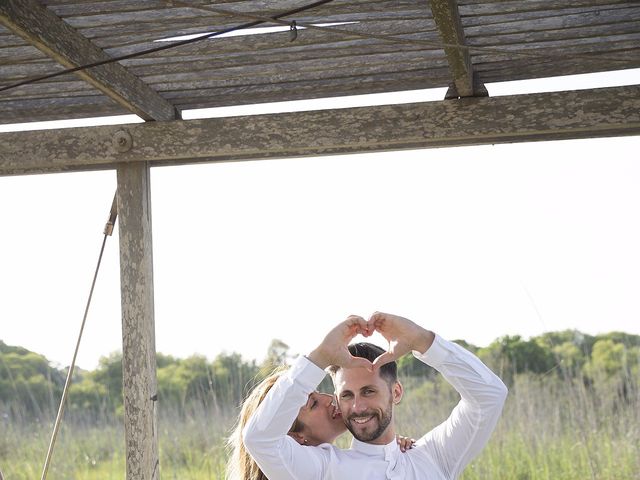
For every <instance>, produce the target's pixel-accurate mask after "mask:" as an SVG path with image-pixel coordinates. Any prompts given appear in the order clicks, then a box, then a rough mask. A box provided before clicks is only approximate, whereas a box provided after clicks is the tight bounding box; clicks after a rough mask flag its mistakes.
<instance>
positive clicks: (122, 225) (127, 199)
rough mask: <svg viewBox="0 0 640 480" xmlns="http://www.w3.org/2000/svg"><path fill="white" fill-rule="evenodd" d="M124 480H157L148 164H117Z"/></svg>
mask: <svg viewBox="0 0 640 480" xmlns="http://www.w3.org/2000/svg"><path fill="white" fill-rule="evenodd" d="M117 171H118V175H117V176H118V192H117V202H118V230H119V235H120V289H121V304H122V375H123V395H124V427H125V442H126V479H127V480H155V479H157V478H159V476H160V472H159V461H158V435H157V418H156V401H157V393H158V389H157V379H156V349H155V324H154V304H153V252H152V238H151V195H150V188H151V187H150V183H149V176H150V172H149V165H148V164H147V163H144V162H141V163H130V164H122V165H119V166H118V169H117Z"/></svg>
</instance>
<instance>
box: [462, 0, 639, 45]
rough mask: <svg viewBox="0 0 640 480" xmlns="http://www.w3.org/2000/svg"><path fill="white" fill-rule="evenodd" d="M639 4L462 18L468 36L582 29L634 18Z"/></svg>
mask: <svg viewBox="0 0 640 480" xmlns="http://www.w3.org/2000/svg"><path fill="white" fill-rule="evenodd" d="M639 19H640V5H637V4H636V5H635V6H634V5H624V6H622V5H621V6H619V7H618V8H616V9H614V10H607V11H602V10H592V11H580V12H562V11H559V12H557V13H556V14H555V15H551V14H550V12H541V13H540V14H539V15H537V16H533V15H529V16H526V17H525V18H520V17H517V16H515V15H513V16H510V17H508V18H506V19H500V20H498V19H496V21H494V22H486V21H485V22H472V21H471V20H467V19H464V20H463V23H464V27H465V32H466V33H467V34H468V35H469V36H471V35H473V36H478V37H482V36H492V35H505V34H508V33H527V32H539V31H544V30H562V29H565V28H579V27H581V28H585V27H587V26H589V25H612V24H616V23H618V22H628V21H636V22H637V21H638V20H639Z"/></svg>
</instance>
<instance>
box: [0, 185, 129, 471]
mask: <svg viewBox="0 0 640 480" xmlns="http://www.w3.org/2000/svg"><path fill="white" fill-rule="evenodd" d="M117 216H118V211H117V203H116V196H115V195H114V197H113V202H112V204H111V212H110V213H109V220H108V221H107V224H106V226H105V227H104V239H103V240H102V247H101V248H100V255H99V256H98V264H97V265H96V270H95V273H94V274H93V282H91V290H90V291H89V298H88V299H87V305H86V307H85V309H84V317H83V318H82V325H81V326H80V333H79V334H78V340H77V342H76V349H75V351H74V352H73V360H71V365H70V366H69V371H68V372H67V379H66V381H65V383H64V389H63V390H62V398H61V399H60V407H59V408H58V415H57V416H56V421H55V424H54V425H53V433H52V434H51V440H50V441H49V449H48V450H47V457H46V459H45V461H44V467H43V468H42V477H41V480H45V479H46V478H47V473H48V471H49V465H50V464H51V456H52V455H53V447H54V446H55V443H56V438H57V437H58V431H59V430H60V424H61V422H62V416H63V415H64V407H65V404H66V401H67V394H68V393H69V387H70V386H71V377H72V376H73V370H74V369H75V366H76V357H77V356H78V350H79V348H80V340H81V339H82V332H83V331H84V326H85V323H86V321H87V314H88V313H89V305H91V297H92V296H93V289H94V287H95V285H96V279H97V278H98V271H99V270H100V263H101V262H102V254H103V253H104V247H105V244H106V242H107V237H109V236H111V234H112V233H113V227H114V225H115V221H116V218H117ZM0 480H2V474H0Z"/></svg>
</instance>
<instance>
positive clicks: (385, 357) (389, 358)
mask: <svg viewBox="0 0 640 480" xmlns="http://www.w3.org/2000/svg"><path fill="white" fill-rule="evenodd" d="M395 359H396V355H395V354H394V353H391V352H384V353H383V354H382V355H380V356H379V357H378V358H376V359H375V360H374V361H373V364H372V365H373V370H374V371H375V370H377V369H379V368H380V367H382V366H383V365H386V364H387V363H390V362H393V361H394V360H395Z"/></svg>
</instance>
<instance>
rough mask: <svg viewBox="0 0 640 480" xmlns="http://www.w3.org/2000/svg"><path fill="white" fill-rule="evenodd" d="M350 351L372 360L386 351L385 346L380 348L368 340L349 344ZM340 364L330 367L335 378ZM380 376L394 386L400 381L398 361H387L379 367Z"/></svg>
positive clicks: (330, 371)
mask: <svg viewBox="0 0 640 480" xmlns="http://www.w3.org/2000/svg"><path fill="white" fill-rule="evenodd" d="M348 348H349V353H351V355H353V356H354V357H360V358H366V359H367V360H369V361H370V362H373V361H374V360H375V359H376V358H378V357H379V356H380V355H382V354H383V353H385V350H384V349H383V348H380V347H379V346H378V345H374V344H373V343H368V342H360V343H352V344H351V345H349V347H348ZM340 368H342V367H340V366H338V365H331V366H330V367H329V373H330V374H331V377H333V378H335V376H336V373H337V372H338V370H340ZM379 372H380V377H382V378H383V379H384V380H385V381H386V382H387V383H388V384H389V386H392V385H393V384H394V383H396V382H397V381H398V365H397V364H396V362H395V361H394V362H389V363H385V364H384V365H383V366H382V367H380V369H379Z"/></svg>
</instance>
